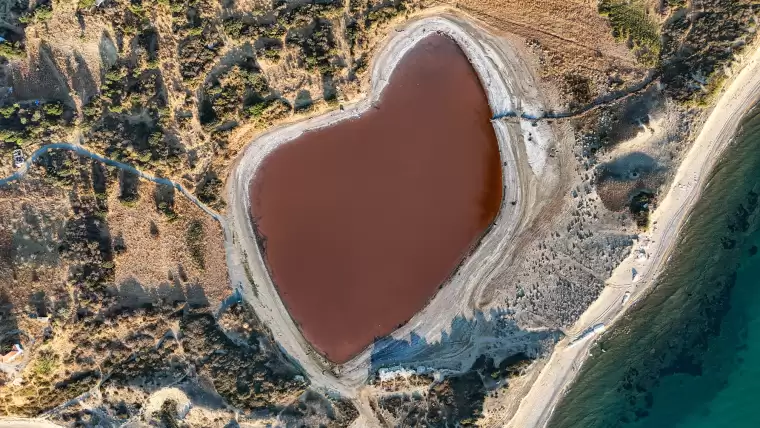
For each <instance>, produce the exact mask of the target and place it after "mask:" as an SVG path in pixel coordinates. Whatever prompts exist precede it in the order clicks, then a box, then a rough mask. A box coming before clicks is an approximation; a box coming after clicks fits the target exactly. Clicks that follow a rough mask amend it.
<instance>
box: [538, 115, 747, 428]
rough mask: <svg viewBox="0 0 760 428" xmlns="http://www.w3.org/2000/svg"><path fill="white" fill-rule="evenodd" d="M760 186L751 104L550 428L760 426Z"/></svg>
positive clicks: (553, 419)
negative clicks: (634, 301)
mask: <svg viewBox="0 0 760 428" xmlns="http://www.w3.org/2000/svg"><path fill="white" fill-rule="evenodd" d="M759 194H760V114H758V109H757V108H756V109H755V110H754V111H753V112H752V113H750V114H749V116H748V117H747V118H746V119H745V123H744V124H743V127H742V131H741V132H740V133H739V135H738V136H737V138H736V141H735V142H734V143H733V144H732V146H731V147H730V148H729V149H728V150H727V152H726V154H725V155H724V157H723V158H722V160H721V162H719V164H718V166H717V167H716V169H715V171H713V174H712V179H711V181H710V184H709V186H708V187H707V189H706V190H705V192H704V194H703V197H702V198H701V199H700V201H699V202H698V203H697V205H696V206H695V208H694V211H693V213H692V216H691V217H690V220H689V222H688V223H687V224H686V226H685V228H684V230H683V231H682V234H681V236H680V238H679V245H678V247H677V250H676V252H675V253H674V255H673V257H672V259H671V261H670V263H669V264H668V267H667V270H666V271H665V272H664V276H663V277H662V278H661V279H660V280H659V281H658V282H657V284H656V287H655V288H654V290H653V291H652V292H651V293H650V295H649V296H647V297H646V299H644V300H643V301H642V302H641V303H639V304H638V305H637V307H635V308H633V309H632V310H631V311H630V312H629V314H628V315H627V316H626V317H625V319H624V320H622V321H621V322H620V323H619V324H618V325H616V326H615V328H614V329H613V330H612V331H611V332H610V333H608V334H606V335H605V336H603V337H602V338H601V340H600V341H599V343H598V345H597V346H594V347H593V348H592V351H591V352H592V355H593V356H592V357H590V358H589V359H588V362H587V363H586V364H584V367H583V368H582V369H581V373H580V374H579V376H578V378H577V381H576V382H575V384H574V385H573V386H572V387H571V389H570V391H569V392H568V393H567V395H566V396H565V398H564V399H563V400H562V402H561V403H560V405H559V406H558V407H557V409H556V410H555V412H554V415H553V418H552V420H551V422H550V424H549V427H551V428H559V427H589V428H593V427H605V428H606V427H637V428H638V427H642V428H643V427H648V428H649V427H668V428H670V427H679V428H702V427H705V428H706V427H711V428H714V427H738V428H741V427H758V426H760V416H759V415H760V413H758V412H757V410H756V409H755V407H754V406H755V403H756V402H757V401H758V399H760V254H756V253H757V247H758V246H760V221H758V217H759V214H758V195H759Z"/></svg>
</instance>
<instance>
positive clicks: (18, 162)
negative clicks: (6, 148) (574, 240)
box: [13, 149, 25, 168]
mask: <svg viewBox="0 0 760 428" xmlns="http://www.w3.org/2000/svg"><path fill="white" fill-rule="evenodd" d="M24 160H25V159H24V152H22V151H21V149H16V150H14V151H13V167H14V168H21V166H22V165H23V164H24Z"/></svg>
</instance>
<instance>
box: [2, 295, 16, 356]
mask: <svg viewBox="0 0 760 428" xmlns="http://www.w3.org/2000/svg"><path fill="white" fill-rule="evenodd" d="M20 340H21V331H20V330H19V328H18V319H17V318H16V314H15V313H14V311H13V303H12V301H11V296H10V295H9V294H8V292H7V290H5V289H2V290H0V354H5V353H6V352H9V351H10V350H11V347H12V346H13V345H14V344H16V343H19V341H20Z"/></svg>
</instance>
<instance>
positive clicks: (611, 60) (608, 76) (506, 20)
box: [448, 0, 646, 96]
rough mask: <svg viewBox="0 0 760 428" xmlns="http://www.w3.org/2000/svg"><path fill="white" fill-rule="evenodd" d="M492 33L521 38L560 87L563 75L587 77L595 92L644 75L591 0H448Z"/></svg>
mask: <svg viewBox="0 0 760 428" xmlns="http://www.w3.org/2000/svg"><path fill="white" fill-rule="evenodd" d="M448 4H452V5H455V6H456V7H457V8H458V9H460V10H462V11H463V12H465V13H467V14H469V15H471V16H473V17H475V18H477V19H479V20H481V21H483V22H484V23H486V24H487V25H489V26H491V27H492V29H494V30H495V31H496V32H501V33H511V34H515V35H518V36H520V37H523V38H525V40H526V41H527V42H529V43H530V45H531V47H532V51H533V52H534V53H535V54H536V55H537V56H538V62H539V71H540V73H541V75H542V76H543V77H545V78H548V79H550V80H551V81H552V83H553V84H554V85H555V86H558V87H562V86H563V85H564V84H565V83H564V80H565V79H566V76H574V75H578V74H579V75H581V76H583V77H585V78H588V79H589V80H590V81H591V84H592V85H591V86H592V89H593V90H595V92H596V94H593V95H595V96H598V95H603V94H604V93H605V92H607V91H610V90H617V89H620V88H618V87H615V86H614V84H613V85H611V83H612V82H614V81H620V80H622V81H624V82H626V83H628V82H633V81H638V80H640V79H642V78H643V77H644V76H645V73H646V67H645V66H643V65H642V64H640V63H639V62H637V60H636V58H635V57H634V55H633V54H632V53H631V51H630V50H629V49H628V47H627V46H626V45H625V43H624V42H619V41H616V40H615V38H614V37H613V36H612V32H611V31H612V30H611V28H610V25H609V22H608V20H607V19H606V18H605V17H603V16H601V15H600V14H599V12H598V10H597V2H596V1H589V0H545V1H529V0H456V1H455V0H449V1H448Z"/></svg>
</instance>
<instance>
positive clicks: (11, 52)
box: [0, 41, 26, 59]
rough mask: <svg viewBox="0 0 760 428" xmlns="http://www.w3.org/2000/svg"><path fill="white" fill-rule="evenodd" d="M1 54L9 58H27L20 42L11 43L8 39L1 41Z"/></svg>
mask: <svg viewBox="0 0 760 428" xmlns="http://www.w3.org/2000/svg"><path fill="white" fill-rule="evenodd" d="M0 56H4V57H6V58H8V59H23V58H26V52H25V51H24V49H22V48H21V45H20V44H19V43H18V42H16V43H9V42H7V41H6V42H2V43H0Z"/></svg>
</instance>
